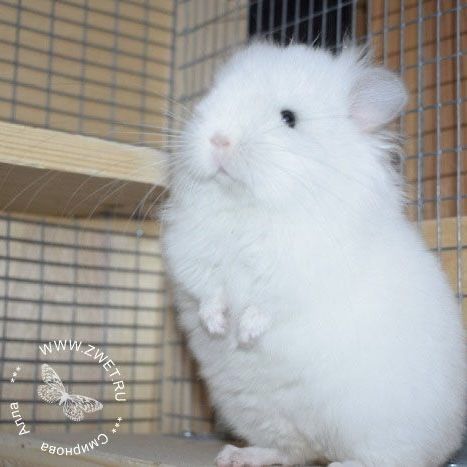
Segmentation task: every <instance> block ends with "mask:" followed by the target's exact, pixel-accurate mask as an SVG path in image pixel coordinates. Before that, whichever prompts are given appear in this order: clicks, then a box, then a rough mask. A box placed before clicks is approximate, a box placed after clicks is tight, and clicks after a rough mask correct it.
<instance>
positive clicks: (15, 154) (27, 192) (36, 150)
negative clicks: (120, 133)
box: [0, 122, 166, 217]
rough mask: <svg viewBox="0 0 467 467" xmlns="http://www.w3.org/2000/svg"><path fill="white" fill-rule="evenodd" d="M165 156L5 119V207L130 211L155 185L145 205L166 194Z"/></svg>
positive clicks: (1, 142)
mask: <svg viewBox="0 0 467 467" xmlns="http://www.w3.org/2000/svg"><path fill="white" fill-rule="evenodd" d="M165 157H166V156H165V154H164V153H162V152H160V151H157V150H155V149H150V148H141V147H135V146H130V145H126V144H121V143H115V142H112V141H106V140H102V139H98V138H92V137H87V136H81V135H73V134H69V133H63V132H58V131H52V130H45V129H42V128H34V127H29V126H24V125H18V124H12V123H7V122H0V210H2V211H15V212H20V213H34V214H48V215H55V216H61V217H68V216H74V217H84V216H88V215H90V214H94V215H102V214H107V213H112V214H113V215H117V216H120V215H121V216H128V215H129V214H131V213H132V212H133V211H134V210H135V208H136V207H137V206H138V203H140V201H141V200H143V199H144V197H145V195H146V194H147V193H148V192H149V191H150V190H151V189H153V192H152V193H151V194H150V195H149V196H148V197H147V200H146V201H147V202H146V206H148V205H149V203H152V202H154V201H155V200H156V199H158V198H160V197H161V194H162V192H163V191H164V189H165V186H166V173H165V169H164V167H165V164H164V161H165ZM145 209H146V208H145V207H142V211H144V210H145Z"/></svg>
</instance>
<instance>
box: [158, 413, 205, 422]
mask: <svg viewBox="0 0 467 467" xmlns="http://www.w3.org/2000/svg"><path fill="white" fill-rule="evenodd" d="M164 416H165V417H171V418H179V419H183V420H198V421H200V422H212V421H213V417H210V418H207V417H201V416H197V415H183V414H180V413H173V412H165V413H164Z"/></svg>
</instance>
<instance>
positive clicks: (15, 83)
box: [10, 0, 23, 122]
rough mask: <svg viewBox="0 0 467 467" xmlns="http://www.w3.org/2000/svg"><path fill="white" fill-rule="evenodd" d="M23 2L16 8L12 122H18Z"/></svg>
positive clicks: (20, 0) (20, 1) (19, 1)
mask: <svg viewBox="0 0 467 467" xmlns="http://www.w3.org/2000/svg"><path fill="white" fill-rule="evenodd" d="M22 11H23V9H22V0H18V5H17V7H16V21H15V43H14V52H13V64H12V65H13V76H12V82H11V87H12V89H11V113H10V120H11V121H12V122H15V121H16V110H17V109H16V106H17V95H18V72H19V51H20V48H19V45H20V35H21V13H22Z"/></svg>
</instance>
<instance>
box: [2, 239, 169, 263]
mask: <svg viewBox="0 0 467 467" xmlns="http://www.w3.org/2000/svg"><path fill="white" fill-rule="evenodd" d="M0 240H3V241H10V242H17V243H26V244H29V245H36V246H49V247H54V248H70V249H73V250H86V251H95V252H98V253H116V254H122V255H135V254H138V256H145V257H149V258H161V254H160V253H150V252H148V251H139V252H136V251H135V250H131V249H127V248H111V247H106V246H91V245H85V244H79V243H65V242H49V241H47V240H38V239H29V238H21V237H13V236H6V235H0Z"/></svg>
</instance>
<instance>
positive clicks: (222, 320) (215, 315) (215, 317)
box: [199, 306, 227, 336]
mask: <svg viewBox="0 0 467 467" xmlns="http://www.w3.org/2000/svg"><path fill="white" fill-rule="evenodd" d="M199 316H200V318H201V322H202V323H203V326H204V327H205V328H206V329H207V330H208V332H209V334H213V335H218V336H222V335H224V334H225V332H226V330H227V319H226V317H225V308H224V307H219V306H217V307H216V306H214V307H203V308H200V310H199Z"/></svg>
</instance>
